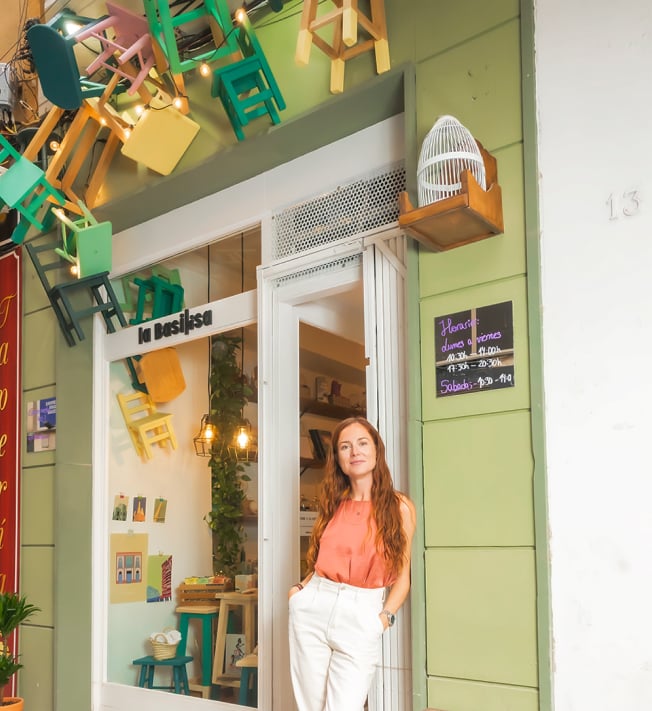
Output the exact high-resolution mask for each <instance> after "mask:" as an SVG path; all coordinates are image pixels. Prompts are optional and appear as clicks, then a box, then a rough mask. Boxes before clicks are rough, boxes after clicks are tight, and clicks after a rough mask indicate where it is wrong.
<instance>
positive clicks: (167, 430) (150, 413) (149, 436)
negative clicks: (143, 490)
mask: <svg viewBox="0 0 652 711" xmlns="http://www.w3.org/2000/svg"><path fill="white" fill-rule="evenodd" d="M118 402H119V403H120V410H121V411H122V416H123V417H124V420H125V423H126V425H127V429H128V430H129V435H130V437H131V441H132V443H133V445H134V449H135V450H136V453H137V454H138V455H139V456H141V457H142V456H143V455H144V456H145V458H146V459H151V458H152V456H153V454H152V445H153V444H158V446H159V447H167V444H168V442H169V443H170V445H171V447H172V449H176V448H177V438H176V435H175V434H174V430H173V429H172V423H171V421H170V420H171V419H172V415H171V414H170V413H168V412H159V411H158V410H157V409H156V406H155V405H154V403H153V401H152V398H151V397H150V396H149V395H147V394H146V393H141V392H135V393H132V394H131V395H122V394H119V395H118Z"/></svg>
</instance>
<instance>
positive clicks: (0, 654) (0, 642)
mask: <svg viewBox="0 0 652 711" xmlns="http://www.w3.org/2000/svg"><path fill="white" fill-rule="evenodd" d="M40 611H41V609H40V608H39V607H36V605H32V604H31V603H29V602H27V598H26V597H25V596H24V595H19V594H18V593H12V592H3V593H0V708H3V709H7V710H10V711H22V708H23V699H22V698H20V697H9V696H5V692H6V691H7V689H6V687H7V686H8V685H9V684H10V682H11V681H12V679H13V676H14V674H15V673H16V672H17V671H18V670H19V669H22V667H23V665H22V664H21V663H20V662H19V661H18V654H15V653H14V652H13V649H12V648H13V647H15V645H16V637H15V635H14V632H15V630H16V629H17V628H18V626H19V625H21V624H22V623H23V622H27V620H29V619H30V617H32V615H34V614H36V613H37V612H40Z"/></svg>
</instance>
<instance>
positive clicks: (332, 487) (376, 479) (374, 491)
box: [306, 417, 407, 576]
mask: <svg viewBox="0 0 652 711" xmlns="http://www.w3.org/2000/svg"><path fill="white" fill-rule="evenodd" d="M355 423H358V424H360V425H362V426H363V427H364V428H365V429H366V430H367V432H368V433H369V436H370V437H371V439H372V440H373V442H374V444H375V445H376V467H375V469H374V472H373V484H372V485H371V502H372V507H373V515H374V518H375V519H376V527H377V534H376V549H377V550H379V551H382V552H383V554H384V556H385V560H386V562H387V570H388V573H390V574H391V575H393V576H395V575H398V574H399V573H400V572H401V569H402V568H403V565H404V564H405V549H406V546H407V538H406V536H405V531H404V530H403V517H402V515H401V499H400V497H399V494H398V492H397V491H396V490H395V489H394V484H393V483H392V476H391V474H390V471H389V467H388V465H387V460H386V459H385V444H384V442H383V440H382V439H381V437H380V435H379V434H378V431H377V430H376V428H375V427H374V426H373V425H372V424H371V423H370V422H369V421H368V420H366V419H365V418H364V417H349V418H348V419H346V420H343V421H342V422H340V423H339V424H338V425H337V426H336V427H335V429H334V430H333V436H332V443H331V447H330V448H329V449H328V452H327V455H326V468H325V473H324V478H323V480H322V485H321V490H320V494H319V514H318V516H317V520H316V521H315V525H314V527H313V530H312V535H311V537H310V545H309V546H308V554H307V556H306V563H307V566H308V570H309V571H312V570H314V568H315V562H316V561H317V555H318V553H319V541H320V540H321V536H322V534H323V532H324V529H325V528H326V526H327V525H328V522H329V521H330V520H331V519H332V518H333V515H334V514H335V511H337V507H338V506H339V505H340V503H341V502H342V501H343V500H344V499H346V498H348V497H349V495H350V493H351V487H350V484H349V478H348V477H347V476H346V474H344V472H343V471H342V469H341V468H340V465H339V463H338V461H337V450H338V444H339V440H340V436H341V434H342V430H344V429H345V428H346V427H348V426H349V425H352V424H355Z"/></svg>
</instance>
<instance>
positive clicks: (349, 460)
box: [337, 422, 376, 479]
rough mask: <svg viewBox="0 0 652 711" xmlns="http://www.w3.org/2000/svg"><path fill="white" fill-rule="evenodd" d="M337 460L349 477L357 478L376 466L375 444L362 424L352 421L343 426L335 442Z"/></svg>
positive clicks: (367, 473)
mask: <svg viewBox="0 0 652 711" xmlns="http://www.w3.org/2000/svg"><path fill="white" fill-rule="evenodd" d="M337 462H338V464H339V465H340V469H341V470H342V471H343V472H344V473H345V474H346V476H348V477H349V479H359V478H362V477H364V476H367V475H369V474H371V473H372V472H373V470H374V469H375V467H376V445H375V444H374V441H373V438H372V437H371V435H370V434H369V432H368V431H367V428H366V427H364V425H361V424H360V423H359V422H354V423H353V424H350V425H349V426H348V427H345V428H344V429H343V430H342V432H341V433H340V438H339V440H338V442H337Z"/></svg>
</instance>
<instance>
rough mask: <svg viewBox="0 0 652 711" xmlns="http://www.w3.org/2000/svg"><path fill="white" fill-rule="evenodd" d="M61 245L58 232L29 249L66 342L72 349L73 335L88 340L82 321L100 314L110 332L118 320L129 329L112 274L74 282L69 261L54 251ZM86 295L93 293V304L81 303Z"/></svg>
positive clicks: (32, 243) (37, 241)
mask: <svg viewBox="0 0 652 711" xmlns="http://www.w3.org/2000/svg"><path fill="white" fill-rule="evenodd" d="M57 242H58V238H57V235H56V233H54V232H51V233H49V234H47V235H44V236H42V237H40V238H38V239H36V240H31V241H30V242H26V243H25V249H26V250H27V253H28V254H29V256H30V258H31V260H32V263H33V264H34V269H35V270H36V273H37V275H38V278H39V279H40V281H41V284H42V285H43V289H44V290H45V293H46V294H47V296H48V299H49V300H50V303H51V305H52V308H53V310H54V313H55V315H56V317H57V321H58V322H59V326H60V327H61V330H62V332H63V335H64V337H65V339H66V343H67V344H68V345H69V346H74V345H75V339H74V336H73V333H74V334H75V335H76V336H77V339H78V340H79V341H82V340H84V331H83V330H82V327H81V320H82V319H83V318H86V317H87V316H92V315H93V314H96V313H99V314H101V316H102V318H103V319H104V323H105V326H106V330H107V332H108V333H114V332H115V330H116V329H115V326H114V324H113V319H114V318H115V319H117V321H118V324H119V325H120V326H126V325H127V322H126V320H125V317H124V315H123V313H122V310H121V309H120V305H119V304H118V300H117V298H116V295H115V292H114V291H113V287H112V286H111V282H110V281H109V274H108V272H101V273H100V274H92V275H90V276H86V277H83V278H81V279H70V274H69V271H68V269H66V267H65V265H66V262H65V261H63V260H62V259H61V257H59V255H58V254H56V252H55V251H54V250H55V247H56V246H57ZM52 257H54V259H52ZM83 292H90V296H91V303H90V304H87V303H80V299H79V294H80V293H83Z"/></svg>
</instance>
